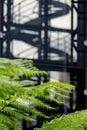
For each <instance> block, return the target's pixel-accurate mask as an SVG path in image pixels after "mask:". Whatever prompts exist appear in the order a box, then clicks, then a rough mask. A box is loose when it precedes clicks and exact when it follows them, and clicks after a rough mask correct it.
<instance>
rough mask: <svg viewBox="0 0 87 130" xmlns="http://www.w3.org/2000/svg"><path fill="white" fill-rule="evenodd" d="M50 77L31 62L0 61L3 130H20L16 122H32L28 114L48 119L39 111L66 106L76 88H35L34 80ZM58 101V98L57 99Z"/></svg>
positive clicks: (60, 85) (52, 85)
mask: <svg viewBox="0 0 87 130" xmlns="http://www.w3.org/2000/svg"><path fill="white" fill-rule="evenodd" d="M42 75H47V72H45V71H40V70H39V69H38V68H36V67H35V66H34V63H33V62H32V61H31V60H24V59H14V60H11V59H7V58H0V91H1V93H0V130H2V129H3V130H19V127H18V126H17V123H16V121H17V119H23V120H26V121H29V122H31V121H33V119H32V118H31V117H30V116H29V114H34V115H36V116H40V117H43V118H45V119H48V118H49V117H48V116H47V115H45V113H43V112H41V111H40V110H38V109H37V107H38V108H43V109H47V110H54V109H55V108H54V107H53V106H51V103H52V102H55V103H56V104H58V105H61V104H63V103H64V102H63V100H62V99H67V98H69V96H68V95H69V93H71V92H72V90H74V86H72V85H69V84H65V83H61V82H52V81H51V82H47V83H43V84H40V85H35V84H34V82H32V81H31V79H30V78H31V77H38V76H42ZM55 97H56V98H55Z"/></svg>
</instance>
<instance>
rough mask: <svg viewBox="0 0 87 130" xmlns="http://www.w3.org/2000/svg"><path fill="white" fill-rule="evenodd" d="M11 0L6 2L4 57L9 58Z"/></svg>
mask: <svg viewBox="0 0 87 130" xmlns="http://www.w3.org/2000/svg"><path fill="white" fill-rule="evenodd" d="M10 29H11V0H8V1H7V34H6V35H7V45H6V57H10V42H11V33H10V31H11V30H10Z"/></svg>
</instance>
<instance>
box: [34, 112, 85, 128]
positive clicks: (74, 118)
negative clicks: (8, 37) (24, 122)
mask: <svg viewBox="0 0 87 130" xmlns="http://www.w3.org/2000/svg"><path fill="white" fill-rule="evenodd" d="M35 130H87V110H82V111H76V112H74V113H71V114H68V115H63V116H61V117H60V118H55V119H53V120H51V122H47V123H44V124H43V126H42V128H36V129H35Z"/></svg>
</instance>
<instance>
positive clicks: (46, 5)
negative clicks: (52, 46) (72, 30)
mask: <svg viewBox="0 0 87 130" xmlns="http://www.w3.org/2000/svg"><path fill="white" fill-rule="evenodd" d="M48 5H49V2H48V0H44V59H45V60H47V59H48V47H49V37H48V24H49V20H48V11H49V8H48Z"/></svg>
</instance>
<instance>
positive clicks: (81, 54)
mask: <svg viewBox="0 0 87 130" xmlns="http://www.w3.org/2000/svg"><path fill="white" fill-rule="evenodd" d="M85 9H86V0H78V29H77V33H78V46H77V52H78V56H77V66H81V67H84V66H85V47H84V40H85ZM77 83H78V84H77V109H83V108H84V107H85V101H84V100H85V96H84V89H85V69H81V68H80V69H79V70H78V73H77Z"/></svg>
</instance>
